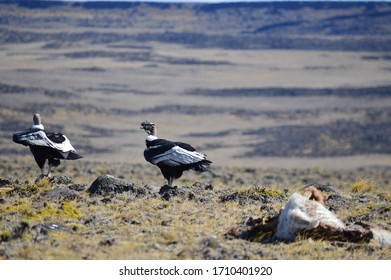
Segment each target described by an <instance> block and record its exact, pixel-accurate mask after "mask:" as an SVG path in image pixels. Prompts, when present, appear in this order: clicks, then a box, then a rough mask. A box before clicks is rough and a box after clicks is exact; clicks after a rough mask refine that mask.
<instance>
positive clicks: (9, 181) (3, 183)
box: [0, 178, 20, 188]
mask: <svg viewBox="0 0 391 280" xmlns="http://www.w3.org/2000/svg"><path fill="white" fill-rule="evenodd" d="M14 184H20V181H19V180H15V179H13V178H0V188H1V187H7V186H12V185H14Z"/></svg>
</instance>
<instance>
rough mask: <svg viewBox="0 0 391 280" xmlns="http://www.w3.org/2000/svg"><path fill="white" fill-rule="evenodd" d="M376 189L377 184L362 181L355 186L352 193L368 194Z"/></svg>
mask: <svg viewBox="0 0 391 280" xmlns="http://www.w3.org/2000/svg"><path fill="white" fill-rule="evenodd" d="M374 188H375V183H373V182H371V181H369V180H366V179H361V180H358V181H356V182H355V183H354V184H353V186H352V187H351V189H350V191H351V192H353V193H366V192H369V191H372V190H373V189H374Z"/></svg>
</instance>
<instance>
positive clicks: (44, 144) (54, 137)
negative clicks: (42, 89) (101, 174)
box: [12, 114, 82, 179]
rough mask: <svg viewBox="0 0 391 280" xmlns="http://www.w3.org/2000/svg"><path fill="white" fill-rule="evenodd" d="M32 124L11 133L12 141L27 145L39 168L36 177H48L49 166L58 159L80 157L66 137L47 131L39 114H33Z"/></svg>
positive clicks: (58, 161) (57, 161) (56, 163)
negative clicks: (24, 129)
mask: <svg viewBox="0 0 391 280" xmlns="http://www.w3.org/2000/svg"><path fill="white" fill-rule="evenodd" d="M33 121H34V124H33V125H32V126H31V127H30V128H29V129H27V130H26V131H23V132H18V133H15V134H14V135H13V139H12V140H13V141H14V142H15V143H17V144H22V145H25V146H29V147H30V150H31V153H32V154H33V156H34V159H35V161H36V163H37V164H38V166H39V168H40V169H41V174H40V175H39V176H38V178H37V179H40V178H42V177H45V176H47V177H50V174H51V168H52V167H53V166H59V165H60V159H66V160H75V159H79V158H82V156H81V155H79V154H77V153H76V150H75V148H73V146H72V144H71V142H70V141H69V140H68V138H67V137H66V136H65V135H63V134H61V133H47V132H45V128H44V126H43V125H42V122H41V116H40V115H39V114H35V115H34V117H33ZM46 160H48V165H49V168H48V173H47V174H44V166H45V162H46Z"/></svg>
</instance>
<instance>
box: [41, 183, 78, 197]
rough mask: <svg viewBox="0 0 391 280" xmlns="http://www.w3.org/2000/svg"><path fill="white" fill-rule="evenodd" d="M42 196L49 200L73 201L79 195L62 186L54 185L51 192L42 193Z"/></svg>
mask: <svg viewBox="0 0 391 280" xmlns="http://www.w3.org/2000/svg"><path fill="white" fill-rule="evenodd" d="M42 196H44V197H47V198H49V199H51V200H75V199H78V198H79V197H80V195H79V194H78V193H76V192H75V191H74V190H71V189H69V188H68V187H66V186H63V185H56V186H55V187H54V189H53V190H51V191H49V192H43V193H42Z"/></svg>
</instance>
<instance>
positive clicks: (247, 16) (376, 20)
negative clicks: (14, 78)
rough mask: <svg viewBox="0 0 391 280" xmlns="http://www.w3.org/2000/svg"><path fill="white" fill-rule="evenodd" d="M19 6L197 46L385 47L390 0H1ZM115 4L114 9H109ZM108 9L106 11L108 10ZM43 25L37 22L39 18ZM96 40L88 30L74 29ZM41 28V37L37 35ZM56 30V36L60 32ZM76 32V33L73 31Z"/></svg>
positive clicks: (4, 19)
mask: <svg viewBox="0 0 391 280" xmlns="http://www.w3.org/2000/svg"><path fill="white" fill-rule="evenodd" d="M5 4H6V5H14V6H18V7H20V8H22V9H36V10H39V9H44V10H47V9H52V10H58V11H60V10H66V9H69V8H70V7H72V8H73V9H75V10H88V11H89V12H94V11H96V12H98V11H99V13H98V15H97V16H96V17H93V18H78V17H72V18H68V19H67V22H66V24H67V25H68V26H70V27H72V26H73V27H104V28H127V27H132V28H137V27H140V26H142V27H143V28H147V30H148V32H143V33H138V34H132V35H129V34H128V35H124V34H121V36H119V35H118V34H116V35H114V34H110V33H108V34H100V36H99V39H98V40H104V41H105V42H108V41H117V40H119V39H127V40H128V39H131V40H135V41H159V42H164V43H178V44H183V45H186V46H190V47H197V48H209V47H217V48H225V49H260V48H261V49H308V50H345V51H391V37H390V35H391V3H386V2H259V3H226V4H194V3H192V4H184V3H140V2H55V1H12V2H10V1H0V5H5ZM113 10H116V11H120V13H114V12H113ZM110 11H111V12H110ZM62 20H63V18H61V17H55V14H53V17H47V16H45V17H44V18H40V17H33V18H26V17H25V16H23V15H19V16H18V15H15V14H13V15H8V14H3V15H2V16H1V19H0V24H1V25H4V24H5V25H12V26H26V25H28V26H34V24H37V25H39V24H46V25H47V24H52V23H54V24H64V22H62ZM40 26H42V25H40ZM1 33H2V34H3V35H2V36H1V38H0V39H1V40H2V41H6V42H7V43H12V42H20V40H21V39H20V37H26V36H23V34H20V32H19V31H12V32H10V31H9V30H8V29H7V30H2V32H1ZM79 35H82V36H83V37H84V38H87V39H88V38H89V37H91V38H90V40H96V38H93V37H96V36H95V35H96V34H94V33H91V32H89V33H88V34H85V33H83V34H80V33H79ZM43 36H44V38H42V37H43ZM59 36H61V37H59ZM33 37H34V38H30V37H29V40H30V42H31V41H32V40H35V41H39V40H43V39H50V40H61V41H64V40H68V39H69V40H73V39H75V38H72V37H70V38H68V37H67V35H66V34H65V35H64V34H50V35H48V34H47V33H44V34H42V33H40V32H38V30H37V34H35V35H34V36H33ZM76 40H77V38H76Z"/></svg>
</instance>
